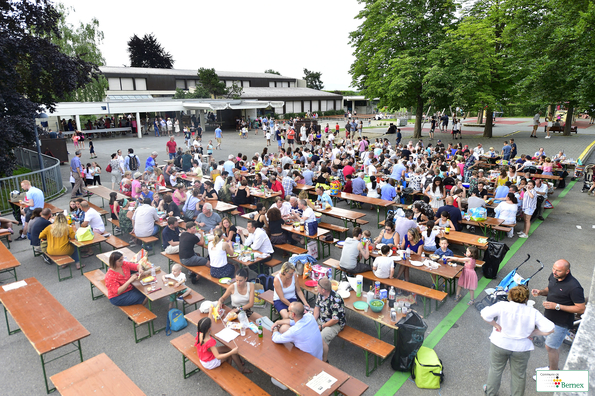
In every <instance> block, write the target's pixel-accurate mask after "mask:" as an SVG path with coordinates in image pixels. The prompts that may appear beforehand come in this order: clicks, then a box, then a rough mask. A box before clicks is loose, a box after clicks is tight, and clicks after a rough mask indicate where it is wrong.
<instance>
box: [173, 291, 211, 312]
mask: <svg viewBox="0 0 595 396" xmlns="http://www.w3.org/2000/svg"><path fill="white" fill-rule="evenodd" d="M204 299H205V298H204V297H203V296H202V295H201V294H199V293H198V292H195V291H194V290H192V291H191V292H190V294H188V295H187V296H186V297H184V301H182V313H183V314H184V315H186V307H188V306H189V305H193V306H194V309H196V306H197V304H198V303H199V302H201V301H203V300H204ZM177 307H178V300H176V308H177Z"/></svg>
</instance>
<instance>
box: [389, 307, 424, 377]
mask: <svg viewBox="0 0 595 396" xmlns="http://www.w3.org/2000/svg"><path fill="white" fill-rule="evenodd" d="M397 326H399V330H398V331H399V333H398V337H397V345H395V353H394V354H393V357H392V359H391V361H390V364H391V366H392V368H393V370H395V371H409V370H410V369H411V364H412V363H413V360H414V359H415V355H416V354H417V351H418V349H419V348H420V347H421V345H422V344H423V342H424V337H425V334H426V330H427V329H428V325H427V324H426V322H424V320H423V319H422V318H421V316H419V314H418V313H417V312H415V311H411V312H408V313H407V316H405V317H404V318H402V319H401V320H399V322H398V323H397Z"/></svg>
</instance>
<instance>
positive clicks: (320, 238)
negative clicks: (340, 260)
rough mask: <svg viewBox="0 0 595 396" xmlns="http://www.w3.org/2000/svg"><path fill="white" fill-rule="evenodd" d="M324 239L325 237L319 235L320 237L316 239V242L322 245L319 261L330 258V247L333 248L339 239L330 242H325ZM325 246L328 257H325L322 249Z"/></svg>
mask: <svg viewBox="0 0 595 396" xmlns="http://www.w3.org/2000/svg"><path fill="white" fill-rule="evenodd" d="M325 238H326V235H321V236H319V237H318V240H319V241H320V242H322V243H323V245H320V246H322V254H321V255H320V259H321V260H322V259H324V258H325V257H330V255H331V246H334V245H336V244H337V242H339V239H337V238H333V239H332V240H330V241H327V240H326V239H325ZM325 246H327V247H328V256H325V254H324V247H325Z"/></svg>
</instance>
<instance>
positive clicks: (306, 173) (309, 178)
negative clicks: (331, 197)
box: [302, 163, 314, 186]
mask: <svg viewBox="0 0 595 396" xmlns="http://www.w3.org/2000/svg"><path fill="white" fill-rule="evenodd" d="M302 176H304V180H305V182H306V185H308V186H312V185H313V183H312V178H313V177H314V172H312V164H311V163H310V164H308V167H307V168H306V170H305V171H304V172H303V173H302Z"/></svg>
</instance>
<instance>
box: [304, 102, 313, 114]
mask: <svg viewBox="0 0 595 396" xmlns="http://www.w3.org/2000/svg"><path fill="white" fill-rule="evenodd" d="M310 110H311V109H310V101H309V100H304V110H302V111H303V112H304V113H305V112H307V111H310Z"/></svg>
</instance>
